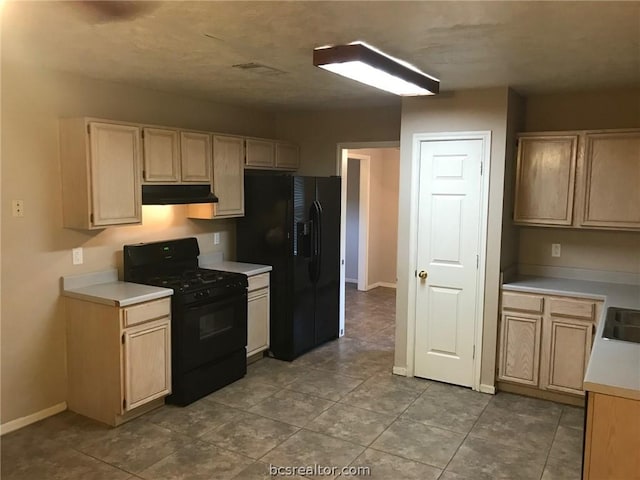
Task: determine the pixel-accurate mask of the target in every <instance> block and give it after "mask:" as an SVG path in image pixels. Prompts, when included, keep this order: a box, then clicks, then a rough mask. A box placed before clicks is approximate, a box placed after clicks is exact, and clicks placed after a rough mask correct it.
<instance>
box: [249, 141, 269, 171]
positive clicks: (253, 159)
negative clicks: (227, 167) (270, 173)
mask: <svg viewBox="0 0 640 480" xmlns="http://www.w3.org/2000/svg"><path fill="white" fill-rule="evenodd" d="M246 144H247V151H246V159H245V165H246V166H247V167H255V168H273V167H274V166H275V154H274V145H273V142H272V141H270V140H259V139H257V138H247V139H246Z"/></svg>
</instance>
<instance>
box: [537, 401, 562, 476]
mask: <svg viewBox="0 0 640 480" xmlns="http://www.w3.org/2000/svg"><path fill="white" fill-rule="evenodd" d="M563 413H564V406H563V407H562V410H560V415H558V420H557V422H556V428H555V430H554V432H553V438H552V439H551V443H550V444H549V449H548V450H547V455H546V457H545V459H544V465H543V466H542V472H541V473H540V478H541V479H542V476H543V475H544V470H545V469H546V468H547V463H548V462H549V455H551V449H552V448H553V443H554V442H555V441H556V435H558V428H559V427H560V421H561V420H562V414H563Z"/></svg>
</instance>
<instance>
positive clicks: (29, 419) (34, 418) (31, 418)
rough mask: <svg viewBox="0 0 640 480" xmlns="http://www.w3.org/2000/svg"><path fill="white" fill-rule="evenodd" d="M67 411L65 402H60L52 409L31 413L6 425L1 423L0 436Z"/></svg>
mask: <svg viewBox="0 0 640 480" xmlns="http://www.w3.org/2000/svg"><path fill="white" fill-rule="evenodd" d="M66 409H67V402H60V403H58V404H56V405H53V406H52V407H49V408H45V409H44V410H40V411H39V412H35V413H32V414H31V415H27V416H26V417H20V418H16V419H15V420H11V421H9V422H7V423H3V424H2V425H0V435H5V434H7V433H10V432H14V431H16V430H19V429H21V428H23V427H26V426H27V425H31V424H32V423H36V422H39V421H40V420H44V419H45V418H47V417H51V416H52V415H55V414H57V413H60V412H64V411H65V410H66Z"/></svg>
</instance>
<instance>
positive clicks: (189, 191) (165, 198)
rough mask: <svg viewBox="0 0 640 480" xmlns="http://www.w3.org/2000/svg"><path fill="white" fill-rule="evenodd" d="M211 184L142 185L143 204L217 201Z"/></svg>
mask: <svg viewBox="0 0 640 480" xmlns="http://www.w3.org/2000/svg"><path fill="white" fill-rule="evenodd" d="M217 202H218V197H216V196H215V195H214V194H213V193H211V185H208V184H202V185H197V184H194V185H142V204H143V205H180V204H189V203H217Z"/></svg>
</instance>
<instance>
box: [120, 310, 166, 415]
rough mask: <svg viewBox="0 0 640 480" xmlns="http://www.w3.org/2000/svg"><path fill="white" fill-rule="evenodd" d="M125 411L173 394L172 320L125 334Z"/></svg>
mask: <svg viewBox="0 0 640 480" xmlns="http://www.w3.org/2000/svg"><path fill="white" fill-rule="evenodd" d="M123 349H124V353H123V363H124V365H123V368H124V411H127V410H132V409H134V408H136V407H139V406H140V405H143V404H145V403H147V402H150V401H151V400H155V399H156V398H159V397H162V396H164V395H168V394H169V393H171V327H170V320H169V317H166V318H165V319H163V320H158V321H156V322H151V323H146V324H144V325H140V326H139V327H133V328H128V329H126V330H125V331H124V346H123Z"/></svg>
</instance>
